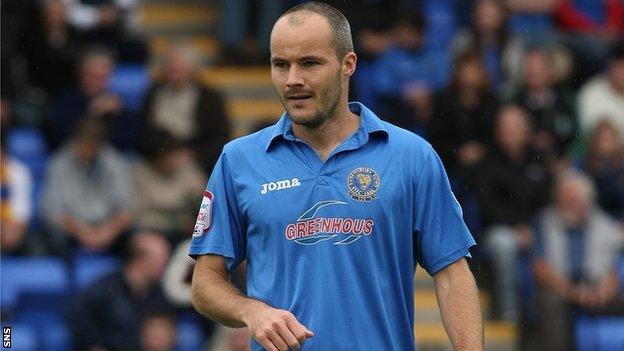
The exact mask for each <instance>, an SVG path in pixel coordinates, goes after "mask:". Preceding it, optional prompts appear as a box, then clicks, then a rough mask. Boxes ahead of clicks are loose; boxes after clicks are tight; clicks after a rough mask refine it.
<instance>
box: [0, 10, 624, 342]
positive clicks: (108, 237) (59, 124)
mask: <svg viewBox="0 0 624 351" xmlns="http://www.w3.org/2000/svg"><path fill="white" fill-rule="evenodd" d="M300 2H302V1H285V0H282V1H279V0H264V1H260V0H258V1H234V0H232V1H221V2H220V7H219V9H220V12H219V13H220V16H221V21H220V23H221V24H220V30H219V31H218V37H219V40H220V43H221V49H222V50H221V55H220V57H219V59H218V60H217V63H216V64H222V65H238V66H241V65H248V64H258V63H261V64H264V65H266V64H268V43H269V40H268V36H269V34H270V29H271V26H272V23H273V21H274V20H275V18H276V17H277V16H278V15H279V14H280V13H281V11H282V10H283V9H285V8H287V7H288V6H290V5H293V4H296V3H300ZM327 2H328V3H330V4H332V5H334V6H335V7H337V8H338V9H340V10H341V11H342V12H343V13H345V15H346V16H347V18H348V19H349V21H350V23H351V25H352V31H353V35H354V41H355V45H356V53H357V55H358V67H357V71H356V74H355V76H354V77H353V79H352V81H351V95H352V97H351V98H352V100H358V101H361V102H362V103H364V104H365V105H367V106H369V107H370V108H372V109H373V110H374V111H376V112H377V113H378V115H379V116H380V117H381V118H383V119H386V120H388V121H390V122H392V123H395V124H397V125H399V126H401V127H403V128H406V129H408V130H411V131H413V132H415V133H417V134H419V135H421V136H423V137H424V138H425V139H427V140H428V141H429V142H430V143H431V144H432V145H433V146H434V148H435V149H436V151H437V152H438V153H439V154H440V156H441V158H442V160H443V162H444V164H445V167H446V169H447V171H448V175H449V178H450V180H451V184H452V187H453V190H454V193H455V195H456V197H457V200H458V201H459V203H460V204H461V205H462V208H463V211H464V217H465V220H466V223H467V224H468V226H469V228H470V229H471V232H472V233H473V235H474V236H475V239H476V240H477V242H478V244H479V245H478V248H477V250H476V251H474V252H473V260H472V261H471V264H472V265H473V268H474V271H475V273H476V275H477V278H478V281H479V283H480V285H481V287H482V288H484V289H487V290H488V291H489V292H490V296H491V297H492V298H491V300H492V304H493V308H492V309H491V312H490V315H488V316H487V317H488V318H489V319H491V320H504V321H508V322H511V323H515V324H517V325H520V326H522V331H523V332H522V336H523V337H522V347H523V348H525V349H533V348H535V349H547V350H570V349H572V347H573V346H572V345H573V342H574V338H573V335H572V333H573V321H574V318H575V317H577V316H579V315H612V314H620V315H621V314H624V289H623V288H622V286H624V282H621V281H620V279H621V275H620V276H619V277H618V273H617V269H618V268H617V267H618V264H621V263H619V262H622V254H623V253H624V251H623V250H624V41H623V40H624V1H622V0H506V1H503V0H472V1H455V0H403V1H401V0H358V1H327ZM139 7H140V3H139V1H137V0H40V1H36V0H30V1H3V2H2V32H3V35H2V51H1V54H2V58H1V59H2V91H1V93H2V104H1V123H2V128H1V131H2V137H1V140H2V147H1V152H2V156H1V158H0V161H1V169H0V177H1V178H0V184H1V187H2V188H1V195H2V198H1V203H0V208H1V210H2V211H1V229H2V231H1V249H2V257H3V258H6V257H36V256H46V257H47V256H55V257H59V258H60V259H62V260H65V261H66V262H71V260H72V258H73V257H74V256H75V255H76V254H77V253H80V254H93V255H106V256H111V257H115V258H117V259H119V261H120V262H121V263H120V266H119V269H118V270H115V271H114V272H113V273H111V274H108V275H105V276H103V277H101V278H100V279H97V280H95V281H94V282H93V284H92V285H91V286H90V287H88V288H86V289H85V290H84V291H83V292H81V293H80V294H76V296H75V297H74V299H73V300H72V302H71V303H70V304H69V305H70V306H69V313H68V318H67V323H68V325H69V328H70V330H71V333H72V340H73V344H74V345H75V347H76V349H80V350H121V349H133V350H137V349H143V350H170V349H173V347H174V344H175V339H176V328H175V324H176V323H177V322H176V321H177V320H179V318H191V319H193V320H194V321H197V323H198V324H199V325H201V328H202V330H203V332H204V333H205V335H212V334H215V332H214V329H215V328H214V326H213V325H212V324H211V323H210V322H208V321H207V320H204V319H202V318H199V316H196V315H193V313H194V312H192V308H191V305H190V288H189V284H190V275H191V273H192V267H193V261H192V260H191V259H190V258H188V256H187V255H186V245H188V239H189V238H190V233H192V229H193V225H194V221H195V216H196V213H197V209H198V205H199V202H200V199H201V196H202V191H203V188H204V186H205V183H206V180H207V176H208V175H209V174H210V171H211V169H212V166H213V164H214V163H215V161H216V159H217V157H218V156H219V153H220V150H221V148H222V146H223V145H224V143H226V142H227V141H228V140H229V138H230V137H231V130H230V120H229V117H228V115H227V111H226V108H225V106H226V101H225V99H224V97H223V95H222V94H221V93H220V92H219V91H217V90H216V89H215V88H213V87H210V86H207V85H206V84H204V83H202V82H201V81H200V80H199V79H198V78H199V77H198V72H199V70H200V69H201V68H202V67H203V65H204V61H203V60H202V57H201V56H200V55H199V54H198V52H197V51H196V50H195V49H194V48H193V46H192V45H189V44H187V43H176V44H173V45H171V46H170V47H169V48H168V49H167V50H166V52H165V53H164V54H162V55H160V56H158V57H151V56H150V54H149V53H148V50H147V49H146V47H147V46H146V43H145V41H144V40H143V39H142V37H141V35H140V25H139V22H138V21H137V16H138V15H137V13H138V10H139ZM137 66H138V67H143V68H144V71H145V72H148V71H149V72H151V73H147V74H148V75H149V77H150V78H149V80H148V83H149V84H148V85H147V86H145V87H144V89H143V91H142V93H141V94H140V96H139V97H138V98H134V99H133V98H132V97H128V96H123V95H122V94H120V93H119V92H117V91H115V89H112V88H111V80H112V77H113V74H114V72H116V70H119V69H121V68H123V67H137ZM148 68H149V69H148ZM152 68H153V69H152ZM276 117H277V116H276ZM240 275H242V276H244V272H241V273H240ZM237 277H238V280H240V281H241V282H242V283H241V284H239V285H240V286H241V289H244V278H241V277H240V276H237ZM2 308H3V320H7V318H9V320H10V318H11V314H12V313H13V314H15V313H16V311H10V310H5V308H6V306H3V307H2ZM181 316H183V317H181ZM5 317H6V318H5ZM216 334H218V337H216V338H215V340H214V341H213V342H214V343H221V344H223V345H221V346H218V347H220V348H218V347H217V346H214V348H213V347H212V346H211V348H210V349H215V350H216V349H218V350H221V349H223V350H230V349H231V350H246V349H247V347H248V346H247V343H246V340H247V336H246V334H245V331H244V330H242V331H240V330H239V331H232V330H219V331H218V332H216Z"/></svg>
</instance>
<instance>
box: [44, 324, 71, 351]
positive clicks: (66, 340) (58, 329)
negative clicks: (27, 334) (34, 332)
mask: <svg viewBox="0 0 624 351" xmlns="http://www.w3.org/2000/svg"><path fill="white" fill-rule="evenodd" d="M39 336H40V337H41V343H42V344H43V345H42V346H43V349H44V350H46V351H69V350H71V348H72V343H71V332H70V330H69V328H68V327H67V325H66V324H65V322H62V323H55V324H50V325H48V326H46V327H45V328H42V329H40V331H39Z"/></svg>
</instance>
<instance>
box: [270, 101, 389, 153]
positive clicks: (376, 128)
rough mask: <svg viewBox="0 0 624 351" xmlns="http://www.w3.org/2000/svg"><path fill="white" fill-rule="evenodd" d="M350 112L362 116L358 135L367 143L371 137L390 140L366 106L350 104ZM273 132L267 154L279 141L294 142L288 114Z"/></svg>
mask: <svg viewBox="0 0 624 351" xmlns="http://www.w3.org/2000/svg"><path fill="white" fill-rule="evenodd" d="M349 110H351V112H353V113H355V114H357V115H359V116H360V127H359V128H358V131H357V132H356V134H364V135H365V136H366V140H365V141H366V142H367V141H368V138H369V137H373V136H380V137H382V138H383V139H384V140H386V141H387V140H388V136H389V134H388V131H387V130H386V128H385V127H384V125H383V123H382V122H381V120H380V119H379V117H377V115H375V113H374V112H373V111H371V110H370V109H369V108H367V107H366V106H364V105H363V104H362V103H360V102H350V103H349ZM272 128H273V132H272V133H271V136H270V138H269V140H268V141H267V144H266V149H265V150H266V152H269V151H270V150H271V146H272V145H273V144H275V143H276V142H278V141H282V140H290V141H294V140H295V136H294V135H293V132H292V123H291V121H290V117H289V116H288V113H287V112H284V113H283V114H282V116H281V117H280V119H279V121H277V123H275V124H274V125H273V127H272Z"/></svg>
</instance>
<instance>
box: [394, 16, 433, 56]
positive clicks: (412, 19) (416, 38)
mask: <svg viewBox="0 0 624 351" xmlns="http://www.w3.org/2000/svg"><path fill="white" fill-rule="evenodd" d="M425 29H426V23H425V17H424V16H423V15H422V14H421V13H420V12H414V11H408V12H405V13H403V14H401V15H400V16H399V18H397V20H396V22H395V23H394V25H393V26H392V34H393V36H394V38H395V41H396V44H397V45H398V46H400V47H402V48H405V49H408V50H416V49H419V48H420V47H421V46H422V45H423V42H424V41H425Z"/></svg>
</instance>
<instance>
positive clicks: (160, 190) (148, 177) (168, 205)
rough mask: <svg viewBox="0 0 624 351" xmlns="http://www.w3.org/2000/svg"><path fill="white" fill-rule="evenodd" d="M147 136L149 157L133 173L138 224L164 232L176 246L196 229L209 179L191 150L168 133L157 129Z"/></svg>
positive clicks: (137, 165)
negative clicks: (198, 214)
mask: <svg viewBox="0 0 624 351" xmlns="http://www.w3.org/2000/svg"><path fill="white" fill-rule="evenodd" d="M147 139H148V140H147V144H148V145H146V148H147V149H149V153H148V154H147V159H146V160H144V161H140V162H138V163H137V164H136V166H135V168H134V172H133V173H134V187H135V194H136V201H135V203H136V204H137V214H136V219H137V225H138V226H139V227H142V228H151V229H155V230H157V231H159V232H161V233H164V234H165V236H166V237H167V238H168V239H169V240H170V241H171V243H172V244H173V245H175V244H177V243H178V242H180V241H181V240H183V239H185V238H188V237H189V234H190V233H192V232H193V226H194V224H195V219H196V217H195V212H196V210H197V204H199V203H200V202H201V197H202V192H203V190H204V187H205V184H206V180H207V179H206V176H205V175H204V174H203V173H202V172H201V171H200V169H199V166H198V165H197V164H196V161H195V159H194V158H193V157H192V156H191V152H190V150H189V149H188V148H186V147H184V146H183V145H182V144H181V143H180V142H178V141H177V140H176V139H175V138H173V137H172V136H171V135H170V134H169V133H168V132H165V131H153V132H152V133H151V134H149V135H147ZM146 151H148V150H146Z"/></svg>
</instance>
